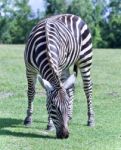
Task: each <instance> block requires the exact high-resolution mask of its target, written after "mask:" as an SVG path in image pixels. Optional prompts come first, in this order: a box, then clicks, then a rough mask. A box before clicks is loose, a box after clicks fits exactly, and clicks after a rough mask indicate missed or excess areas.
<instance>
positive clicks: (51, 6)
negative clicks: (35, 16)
mask: <svg viewBox="0 0 121 150" xmlns="http://www.w3.org/2000/svg"><path fill="white" fill-rule="evenodd" d="M46 3H47V9H46V16H50V15H52V14H53V15H56V14H61V13H66V9H67V5H66V2H65V0H46Z"/></svg>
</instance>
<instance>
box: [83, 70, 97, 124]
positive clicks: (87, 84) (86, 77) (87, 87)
mask: <svg viewBox="0 0 121 150" xmlns="http://www.w3.org/2000/svg"><path fill="white" fill-rule="evenodd" d="M81 75H82V79H83V85H84V92H85V95H86V98H87V108H88V113H87V115H88V121H87V125H88V126H90V127H93V126H95V120H94V111H93V105H92V82H91V77H90V69H86V68H85V69H81Z"/></svg>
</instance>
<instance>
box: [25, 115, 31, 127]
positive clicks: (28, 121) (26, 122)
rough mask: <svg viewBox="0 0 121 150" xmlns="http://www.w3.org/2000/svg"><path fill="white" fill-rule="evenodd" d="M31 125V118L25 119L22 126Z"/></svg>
mask: <svg viewBox="0 0 121 150" xmlns="http://www.w3.org/2000/svg"><path fill="white" fill-rule="evenodd" d="M31 124H32V118H30V117H26V118H25V120H24V125H25V126H30V125H31Z"/></svg>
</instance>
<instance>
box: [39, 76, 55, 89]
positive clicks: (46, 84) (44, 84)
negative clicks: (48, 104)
mask: <svg viewBox="0 0 121 150" xmlns="http://www.w3.org/2000/svg"><path fill="white" fill-rule="evenodd" d="M38 80H39V82H40V84H41V85H42V87H43V88H44V89H45V90H47V91H52V90H53V87H52V85H51V84H50V82H49V81H47V80H45V79H42V77H41V76H40V75H38Z"/></svg>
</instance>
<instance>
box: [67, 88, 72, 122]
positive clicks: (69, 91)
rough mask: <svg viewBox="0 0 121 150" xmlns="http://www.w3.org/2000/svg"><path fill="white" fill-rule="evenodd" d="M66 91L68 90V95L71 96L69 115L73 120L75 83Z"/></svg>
mask: <svg viewBox="0 0 121 150" xmlns="http://www.w3.org/2000/svg"><path fill="white" fill-rule="evenodd" d="M66 91H67V94H68V96H69V97H70V101H69V113H68V117H69V120H71V119H72V115H73V98H74V96H73V94H74V85H73V86H72V87H71V88H69V89H67V90H66Z"/></svg>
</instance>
